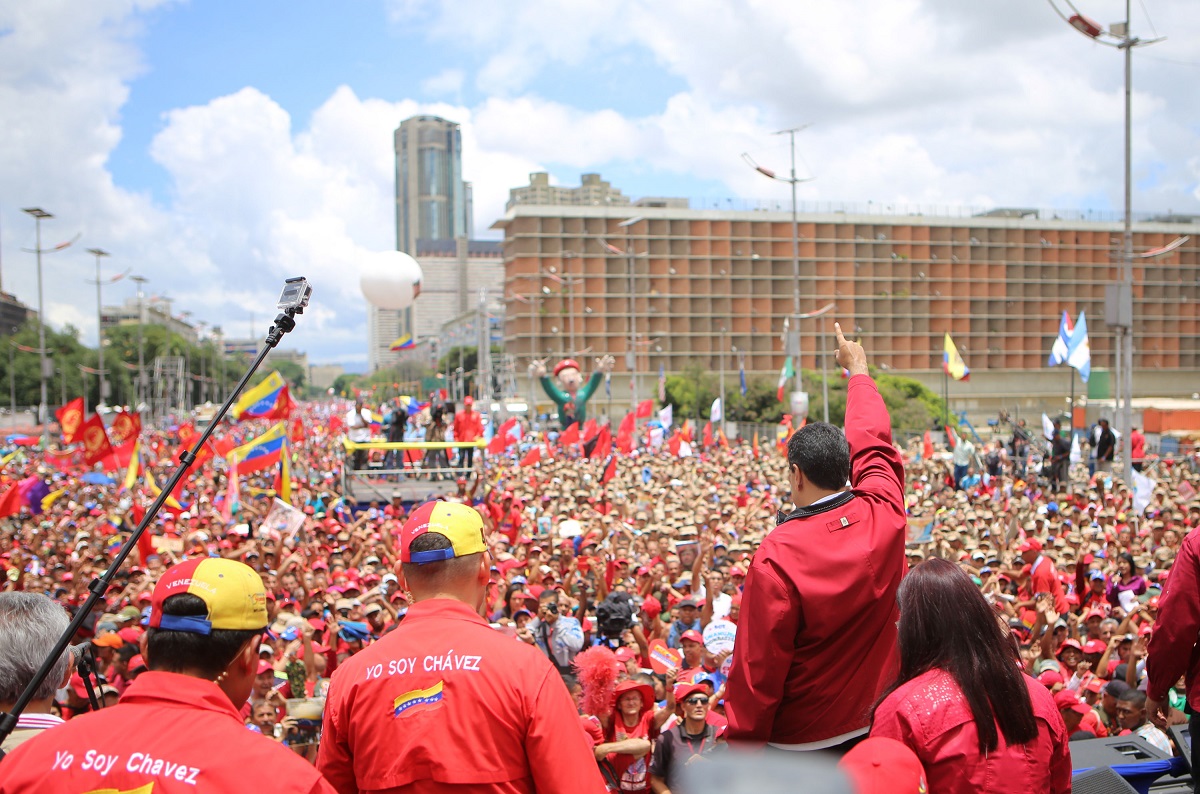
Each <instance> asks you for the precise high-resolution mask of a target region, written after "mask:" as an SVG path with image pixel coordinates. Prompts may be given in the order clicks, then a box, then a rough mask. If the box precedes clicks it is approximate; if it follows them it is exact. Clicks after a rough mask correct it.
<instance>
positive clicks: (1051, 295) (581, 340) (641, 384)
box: [495, 202, 1200, 415]
mask: <svg viewBox="0 0 1200 794" xmlns="http://www.w3.org/2000/svg"><path fill="white" fill-rule="evenodd" d="M673 204H678V202H666V206H633V207H606V206H537V205H529V204H516V205H513V206H512V207H511V208H510V209H509V210H508V212H507V213H506V215H505V217H504V218H502V219H501V220H499V221H497V223H496V224H495V225H496V227H498V228H501V229H503V231H504V267H505V285H506V296H507V297H506V324H505V344H506V350H507V352H508V353H510V354H512V355H515V356H518V357H520V358H521V359H522V360H528V359H530V358H542V357H545V356H557V355H564V354H566V353H568V352H575V351H580V350H587V351H589V352H588V354H587V355H588V356H589V358H590V357H591V356H595V355H601V354H604V353H610V354H612V355H614V356H615V357H616V358H617V369H616V371H615V372H614V375H613V396H614V398H618V394H619V395H620V397H619V398H618V399H619V400H621V401H622V402H628V400H629V398H630V395H631V390H630V385H629V380H630V377H631V375H632V374H633V373H635V372H636V373H637V375H636V377H637V378H638V385H637V393H638V394H639V395H640V396H641V397H643V398H644V397H649V396H650V395H651V394H653V393H654V392H655V390H656V389H655V383H656V381H657V374H658V370H659V366H660V365H662V366H663V367H664V368H665V370H666V372H668V373H671V372H678V371H680V370H681V369H682V368H683V367H684V366H685V365H687V364H688V363H690V362H699V363H700V364H701V365H702V366H704V367H705V368H706V369H709V370H711V371H714V372H715V371H717V370H718V369H719V368H720V366H721V358H722V356H721V351H722V348H724V351H725V355H724V368H725V371H726V372H727V373H730V376H731V377H732V378H733V380H732V381H731V382H732V383H734V384H736V378H737V375H736V372H737V363H736V361H737V358H736V355H737V352H741V353H742V354H744V356H745V366H746V370H747V372H748V373H750V374H759V375H766V374H774V373H778V371H779V369H780V367H781V366H782V364H783V360H784V352H783V351H784V347H783V343H782V341H781V336H782V334H783V330H784V325H783V323H784V318H785V317H788V316H790V315H791V314H792V312H793V309H792V302H793V289H792V285H793V283H794V279H793V258H792V232H793V225H792V221H791V214H790V213H789V212H780V211H729V210H719V209H714V210H693V209H686V208H682V207H679V206H672V205H673ZM631 221H632V222H631ZM1181 235H1190V236H1191V239H1190V240H1189V241H1188V242H1187V243H1185V244H1184V245H1183V246H1182V247H1180V248H1178V249H1177V250H1175V251H1173V252H1171V253H1169V254H1167V255H1165V256H1162V257H1160V258H1156V259H1146V260H1143V259H1138V260H1137V261H1136V262H1135V272H1134V282H1135V287H1134V289H1135V296H1134V302H1135V306H1134V317H1135V329H1134V333H1135V345H1136V348H1135V351H1136V352H1135V364H1134V369H1135V378H1134V385H1135V391H1136V392H1137V393H1138V394H1139V395H1146V394H1154V395H1164V396H1169V395H1180V396H1190V395H1191V394H1192V392H1194V391H1196V386H1195V384H1196V383H1197V382H1200V378H1198V376H1200V219H1198V218H1191V217H1178V216H1173V217H1166V218H1161V219H1158V220H1147V221H1144V222H1138V223H1136V224H1135V226H1134V245H1135V251H1139V252H1141V251H1146V250H1149V249H1153V248H1156V247H1158V246H1162V245H1164V244H1166V243H1168V242H1170V241H1172V240H1174V239H1175V238H1176V237H1179V236H1181ZM1120 237H1121V226H1120V224H1119V223H1114V222H1091V221H1086V220H1061V219H1058V218H1056V217H1054V216H1053V215H1052V214H1050V213H1038V212H1036V211H1026V210H1022V211H1020V212H1016V211H1012V212H1007V211H993V212H989V213H986V214H983V215H976V216H968V217H932V216H925V215H922V216H917V215H880V214H859V215H855V214H849V213H837V212H831V213H802V214H801V215H800V217H799V265H800V293H801V307H800V311H801V313H807V312H811V311H814V310H816V309H819V308H821V307H823V306H824V305H826V304H829V303H834V304H836V309H835V310H834V311H833V312H831V313H830V314H829V315H827V316H826V317H823V318H820V319H818V320H808V321H803V322H802V327H801V329H800V330H801V356H800V363H801V365H802V366H803V367H804V368H805V369H809V370H820V369H821V368H822V366H824V367H825V368H827V371H828V372H830V373H831V375H832V376H833V377H836V365H835V364H834V362H833V360H832V356H831V355H830V356H824V357H823V356H822V355H820V354H819V353H820V351H832V350H833V349H834V341H833V330H832V329H833V321H834V320H835V319H836V320H838V321H840V322H841V324H842V327H843V328H844V329H846V330H847V331H848V332H850V333H853V334H854V335H855V336H856V337H857V338H859V339H860V340H861V341H862V342H863V344H864V345H865V346H866V348H867V350H868V351H869V354H870V357H871V360H872V362H873V363H874V364H875V365H877V366H879V367H880V368H882V369H884V370H887V371H892V372H896V373H900V374H905V375H910V376H912V377H915V378H918V379H919V380H922V381H923V382H925V383H926V384H927V385H929V386H930V387H931V388H934V389H935V390H936V391H937V392H938V393H941V390H942V375H941V361H942V349H943V335H944V334H945V333H947V332H949V333H950V334H951V336H952V338H953V339H954V341H955V343H956V344H957V346H958V349H959V351H960V352H961V354H962V356H963V358H964V359H965V360H966V363H967V365H968V366H969V367H970V369H971V378H970V380H969V381H967V382H959V383H954V384H952V385H951V390H950V393H951V403H952V406H953V407H954V408H955V409H956V410H967V411H971V412H976V413H977V414H980V413H989V412H993V411H994V410H996V409H998V408H1009V409H1011V408H1013V407H1017V408H1018V410H1020V411H1022V412H1024V411H1025V410H1030V409H1033V408H1035V407H1036V406H1038V405H1041V406H1049V407H1051V408H1054V407H1057V408H1058V409H1060V410H1061V409H1062V408H1063V407H1064V406H1063V398H1064V397H1065V396H1066V395H1067V394H1068V391H1069V380H1068V378H1069V377H1071V375H1070V372H1069V371H1068V370H1067V368H1065V367H1060V368H1053V369H1052V368H1048V367H1047V366H1046V363H1047V356H1048V354H1049V351H1050V346H1051V344H1052V342H1053V340H1054V337H1055V335H1056V334H1057V331H1058V326H1059V319H1060V316H1061V314H1062V311H1063V310H1066V311H1068V312H1069V313H1070V315H1071V317H1072V320H1074V319H1075V318H1077V317H1078V314H1079V312H1080V311H1081V310H1086V312H1087V315H1088V324H1089V329H1090V340H1091V350H1092V373H1093V374H1092V382H1091V384H1090V386H1089V387H1084V386H1083V385H1082V384H1080V385H1078V386H1077V390H1078V393H1079V394H1081V395H1083V394H1085V393H1088V392H1090V393H1091V394H1092V396H1094V397H1097V398H1101V397H1105V396H1108V394H1109V388H1108V380H1109V377H1108V375H1109V373H1108V368H1110V367H1111V366H1112V358H1113V356H1112V341H1113V334H1112V332H1111V331H1110V330H1109V329H1107V328H1106V327H1105V325H1104V289H1105V285H1106V284H1108V283H1111V282H1112V281H1113V280H1115V279H1116V278H1117V275H1118V267H1117V263H1118V259H1117V258H1116V252H1117V251H1118V250H1119V246H1120ZM572 340H573V342H572ZM635 354H636V355H635ZM992 415H994V413H993V414H992Z"/></svg>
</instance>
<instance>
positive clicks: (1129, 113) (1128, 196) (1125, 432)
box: [1050, 0, 1162, 487]
mask: <svg viewBox="0 0 1200 794" xmlns="http://www.w3.org/2000/svg"><path fill="white" fill-rule="evenodd" d="M1063 1H1064V2H1065V3H1066V5H1067V8H1068V9H1069V10H1070V11H1071V12H1072V13H1071V14H1070V15H1069V16H1068V15H1067V14H1066V13H1064V12H1063V11H1062V10H1061V9H1060V8H1059V7H1058V5H1057V2H1058V0H1050V6H1051V7H1052V8H1053V9H1054V11H1055V12H1056V13H1057V14H1058V15H1059V16H1060V17H1062V18H1063V20H1064V21H1065V22H1066V23H1067V24H1068V25H1070V26H1071V27H1073V28H1075V29H1076V30H1078V31H1079V32H1080V33H1082V34H1083V35H1085V36H1087V37H1088V38H1090V39H1092V40H1093V41H1096V42H1098V43H1100V44H1104V45H1107V46H1109V47H1114V48H1116V49H1118V50H1123V51H1124V53H1125V224H1124V230H1123V234H1122V240H1121V243H1122V245H1121V248H1122V251H1121V253H1122V256H1121V277H1120V279H1119V280H1118V281H1117V283H1116V284H1114V285H1112V286H1111V287H1110V288H1109V290H1108V292H1107V294H1106V295H1105V307H1104V317H1105V324H1106V325H1109V326H1112V328H1113V330H1114V331H1115V332H1116V333H1115V338H1114V340H1113V341H1114V347H1115V350H1114V353H1115V355H1114V360H1113V363H1114V365H1115V366H1114V367H1113V369H1114V370H1115V372H1114V374H1115V375H1116V381H1117V390H1116V406H1117V412H1118V415H1119V419H1118V420H1117V422H1118V425H1119V427H1120V430H1121V438H1120V441H1119V442H1118V443H1119V448H1120V451H1121V459H1122V466H1121V470H1122V473H1121V476H1122V477H1123V479H1124V480H1125V483H1126V485H1129V486H1130V487H1132V483H1133V458H1132V456H1131V455H1130V452H1129V432H1130V430H1132V426H1133V142H1132V141H1133V137H1132V130H1133V121H1132V119H1133V48H1134V47H1142V46H1145V45H1147V44H1154V43H1155V42H1158V41H1162V39H1161V38H1156V39H1139V38H1138V37H1136V36H1134V35H1133V34H1132V33H1131V32H1130V16H1131V14H1130V11H1131V5H1132V2H1131V0H1125V21H1124V22H1117V23H1114V24H1112V25H1111V26H1109V29H1108V30H1105V29H1103V28H1101V27H1100V26H1099V25H1098V24H1096V23H1095V22H1093V21H1092V20H1091V19H1088V18H1087V17H1085V16H1084V15H1083V14H1080V13H1079V12H1078V11H1077V10H1076V9H1075V7H1074V5H1072V4H1071V2H1070V0H1063ZM1072 414H1074V411H1072Z"/></svg>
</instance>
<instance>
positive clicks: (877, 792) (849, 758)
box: [838, 736, 928, 794]
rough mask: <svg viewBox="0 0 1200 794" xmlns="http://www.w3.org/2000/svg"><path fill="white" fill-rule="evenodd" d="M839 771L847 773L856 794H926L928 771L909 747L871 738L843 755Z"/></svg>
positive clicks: (878, 737) (884, 739)
mask: <svg viewBox="0 0 1200 794" xmlns="http://www.w3.org/2000/svg"><path fill="white" fill-rule="evenodd" d="M838 768H839V769H841V770H842V771H843V772H845V773H846V777H848V778H850V780H851V782H853V784H854V790H855V792H857V794H893V793H895V794H900V792H904V794H908V792H912V793H913V794H924V792H926V791H928V786H926V784H925V770H924V769H923V768H922V767H921V762H920V760H918V759H917V755H916V753H914V752H913V751H912V750H910V749H909V748H908V746H907V745H905V744H903V743H901V742H898V741H896V740H895V739H888V738H885V737H883V736H872V737H870V738H868V739H864V740H863V741H861V742H859V743H858V744H856V745H855V746H854V747H853V748H852V749H851V750H850V752H848V753H846V754H845V755H844V756H842V760H841V761H839V762H838Z"/></svg>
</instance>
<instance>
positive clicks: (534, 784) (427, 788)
mask: <svg viewBox="0 0 1200 794" xmlns="http://www.w3.org/2000/svg"><path fill="white" fill-rule="evenodd" d="M317 768H318V769H320V770H321V772H322V773H323V774H324V775H325V777H326V778H328V779H329V781H330V782H331V783H333V785H334V786H335V787H336V788H337V790H338V791H339V792H342V794H351V793H352V792H353V794H357V792H358V791H359V790H370V791H372V792H375V794H383V792H434V791H445V790H446V787H447V786H449V785H454V786H455V791H461V792H472V793H474V792H511V793H513V794H516V793H517V792H533V791H537V792H539V793H541V792H558V791H564V792H565V791H581V792H602V791H604V779H603V778H602V777H601V776H600V771H599V768H598V767H597V765H596V759H595V756H594V755H593V753H592V749H591V742H590V741H589V740H588V739H587V737H586V736H585V734H584V732H583V731H582V730H581V729H580V727H579V716H578V714H577V713H576V711H575V706H574V704H573V703H572V702H571V696H570V695H569V694H568V693H567V688H566V686H564V685H563V682H562V679H561V678H560V677H559V675H558V673H557V672H556V671H555V669H554V667H553V666H552V665H551V664H550V661H549V659H547V658H546V657H545V655H543V654H542V653H540V652H539V651H538V650H537V648H535V647H533V646H532V645H527V644H525V643H523V642H520V641H519V640H515V639H513V638H512V637H509V636H506V635H504V634H501V633H500V632H498V631H495V630H493V629H492V628H491V627H490V626H488V624H487V622H486V621H484V620H483V618H481V617H479V615H477V614H475V612H474V611H473V610H472V609H471V608H470V607H468V606H467V605H466V604H463V603H462V602H459V601H454V600H450V599H444V598H438V599H429V600H426V601H420V602H418V603H416V604H414V605H413V606H412V607H410V608H409V610H408V615H407V616H406V617H405V618H404V620H403V621H402V622H401V623H400V625H399V626H398V627H397V628H396V630H395V631H393V632H391V633H390V634H388V635H386V636H385V637H383V638H382V639H381V640H379V641H378V642H376V643H375V644H373V645H371V646H369V647H368V648H366V649H365V650H363V651H362V652H361V653H357V654H355V655H354V656H353V657H351V658H350V659H347V660H346V661H345V662H343V663H342V665H341V666H340V667H339V668H338V670H337V672H336V673H334V674H333V678H332V680H331V681H330V688H329V698H328V700H327V701H326V704H325V723H324V735H323V736H322V738H321V749H320V753H319V755H318V757H317Z"/></svg>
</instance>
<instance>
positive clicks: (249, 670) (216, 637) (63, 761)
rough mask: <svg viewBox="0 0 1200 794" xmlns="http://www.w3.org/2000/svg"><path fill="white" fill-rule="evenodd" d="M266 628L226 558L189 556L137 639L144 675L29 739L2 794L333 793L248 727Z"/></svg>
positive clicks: (258, 595)
mask: <svg viewBox="0 0 1200 794" xmlns="http://www.w3.org/2000/svg"><path fill="white" fill-rule="evenodd" d="M266 627H267V610H266V592H265V590H264V589H263V583H262V579H261V578H259V575H258V574H257V573H255V572H254V570H253V569H251V568H250V567H248V566H246V565H244V564H243V563H240V562H236V561H234V560H223V559H218V558H211V559H210V558H201V559H194V560H188V561H187V562H184V563H180V564H179V565H176V566H174V567H172V568H171V569H169V570H168V571H166V572H165V573H164V574H163V576H162V578H161V579H159V581H158V585H157V586H156V587H155V588H154V595H153V597H152V600H151V612H150V626H149V629H148V630H147V632H146V635H145V637H144V638H143V640H142V643H143V644H142V648H143V651H142V652H143V655H144V656H146V658H147V659H148V661H149V665H150V670H149V672H146V673H142V674H141V675H139V676H138V677H137V679H136V680H135V681H133V683H131V684H130V685H129V688H128V689H126V690H125V694H124V695H123V696H122V697H121V702H120V703H119V704H117V705H116V706H113V707H111V708H103V709H101V710H99V711H96V712H92V713H90V714H84V715H82V716H80V717H76V718H75V719H73V720H71V721H69V722H67V723H66V724H65V725H61V726H59V727H57V728H55V729H54V730H53V731H49V732H47V733H44V734H42V735H41V736H37V737H35V738H33V739H30V740H29V741H28V742H26V743H25V744H23V745H22V746H21V747H18V748H17V750H16V751H15V752H13V754H12V755H11V756H9V757H8V758H6V759H5V760H4V763H3V767H2V769H3V771H2V772H0V794H10V792H11V794H16V792H29V791H37V792H39V793H40V794H41V793H45V794H58V793H59V792H61V794H68V792H70V794H75V793H76V792H80V791H150V790H153V791H154V792H195V791H242V790H244V789H245V788H246V785H247V777H246V776H247V775H248V774H251V773H254V772H260V773H261V772H264V771H266V772H269V773H270V776H271V777H270V781H271V784H270V789H271V790H272V791H281V792H297V793H299V792H307V793H310V794H333V789H332V787H330V785H329V784H328V783H326V782H325V780H324V779H323V778H322V777H321V775H320V774H319V773H318V772H317V771H316V770H315V769H314V768H313V767H312V766H311V765H309V764H306V763H305V762H304V761H303V759H301V758H300V757H299V756H297V755H295V754H294V753H291V752H289V751H288V750H287V749H285V748H284V747H281V746H280V745H279V744H277V743H276V742H274V741H271V740H269V739H267V738H266V737H263V736H255V735H254V734H252V733H251V732H249V731H247V730H246V728H245V725H244V724H243V722H242V718H241V715H240V714H239V713H238V708H239V707H240V706H241V704H242V703H244V702H245V701H246V698H247V697H249V695H250V687H251V685H252V684H253V682H254V676H255V673H256V671H257V670H258V646H259V643H260V642H261V640H262V633H263V631H264V630H265V629H266Z"/></svg>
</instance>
